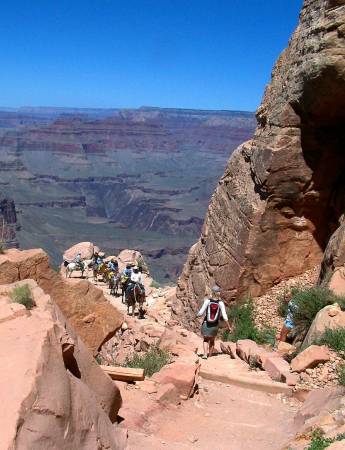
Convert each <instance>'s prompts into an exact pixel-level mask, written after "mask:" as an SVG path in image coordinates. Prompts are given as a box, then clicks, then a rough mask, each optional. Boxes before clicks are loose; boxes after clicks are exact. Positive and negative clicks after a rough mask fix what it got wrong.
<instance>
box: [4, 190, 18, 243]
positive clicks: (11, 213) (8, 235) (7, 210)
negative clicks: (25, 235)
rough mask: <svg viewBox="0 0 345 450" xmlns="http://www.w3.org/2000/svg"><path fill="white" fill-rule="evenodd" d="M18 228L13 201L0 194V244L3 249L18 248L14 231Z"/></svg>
mask: <svg viewBox="0 0 345 450" xmlns="http://www.w3.org/2000/svg"><path fill="white" fill-rule="evenodd" d="M18 228H19V225H18V223H17V214H16V208H15V205H14V201H13V200H10V199H8V198H5V197H3V196H2V194H0V243H1V245H3V246H4V247H6V248H8V247H18V241H17V237H16V231H17V229H18Z"/></svg>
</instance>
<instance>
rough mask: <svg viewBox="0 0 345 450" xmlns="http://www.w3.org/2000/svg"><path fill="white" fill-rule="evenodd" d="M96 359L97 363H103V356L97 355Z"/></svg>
mask: <svg viewBox="0 0 345 450" xmlns="http://www.w3.org/2000/svg"><path fill="white" fill-rule="evenodd" d="M95 360H96V363H97V364H98V365H99V366H100V365H101V364H102V357H101V355H96V357H95Z"/></svg>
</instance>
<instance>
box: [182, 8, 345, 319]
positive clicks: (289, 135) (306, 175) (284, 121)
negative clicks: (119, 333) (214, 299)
mask: <svg viewBox="0 0 345 450" xmlns="http://www.w3.org/2000/svg"><path fill="white" fill-rule="evenodd" d="M344 56H345V1H344V0H333V1H330V0H305V1H304V4H303V7H302V11H301V14H300V21H299V25H298V27H297V29H296V30H295V32H294V34H293V36H292V38H291V40H290V42H289V46H288V48H287V49H286V50H285V51H284V52H283V53H282V54H281V55H280V57H279V59H278V61H277V63H276V65H275V67H274V69H273V72H272V80H271V82H270V84H269V86H268V87H267V88H266V91H265V94H264V98H263V101H262V104H261V106H260V107H259V109H258V110H257V113H256V117H257V128H256V131H255V135H254V138H253V139H252V140H251V141H249V142H247V143H245V144H244V145H242V146H240V147H239V148H238V149H237V150H236V151H235V152H234V153H233V155H232V156H231V157H230V159H229V162H228V165H227V168H226V171H225V174H224V175H223V177H222V178H221V180H220V181H219V183H218V186H217V188H216V191H215V192H214V194H213V197H212V200H211V204H210V206H209V208H208V212H207V215H206V219H205V222H204V225H203V229H202V233H201V237H200V239H199V241H198V242H197V243H196V244H195V245H194V246H193V247H192V248H191V250H190V253H189V256H188V260H187V263H186V264H185V267H184V270H183V273H182V275H181V277H180V279H179V283H178V291H177V296H178V300H177V302H176V305H175V307H174V310H175V313H176V315H178V316H181V317H185V321H186V322H190V323H192V322H193V315H194V314H193V313H194V312H195V310H196V308H197V307H198V304H199V303H200V300H201V299H202V298H203V296H204V295H205V293H206V292H207V287H208V286H210V285H212V284H213V283H214V282H216V283H218V284H219V285H220V286H221V288H222V290H223V295H224V298H225V300H226V301H227V302H229V301H231V300H235V299H240V298H243V297H246V296H254V297H255V296H258V295H260V294H262V293H264V292H265V291H266V290H267V289H268V288H269V287H270V286H272V285H273V284H275V283H278V282H279V281H281V280H282V279H284V278H288V277H292V276H295V275H298V274H300V273H302V272H304V271H306V270H308V269H309V268H311V267H313V266H315V265H316V264H318V263H320V261H321V259H322V256H323V252H324V250H325V248H326V246H327V243H328V241H329V239H330V236H331V235H332V233H333V232H334V231H335V230H336V229H337V228H338V227H339V225H340V223H341V220H342V215H343V213H344V210H345V204H344V200H345V196H344V193H345V177H344V168H345V152H344V146H345V131H344V130H345V127H344V125H345V124H344V119H345V58H344Z"/></svg>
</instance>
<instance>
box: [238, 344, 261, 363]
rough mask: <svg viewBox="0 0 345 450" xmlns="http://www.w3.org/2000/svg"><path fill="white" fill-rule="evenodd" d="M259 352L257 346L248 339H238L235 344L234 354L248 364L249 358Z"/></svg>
mask: <svg viewBox="0 0 345 450" xmlns="http://www.w3.org/2000/svg"><path fill="white" fill-rule="evenodd" d="M259 351H260V350H259V346H258V344H257V343H256V342H254V341H252V340H250V339H240V340H239V341H237V342H236V353H237V354H238V356H239V357H240V358H241V359H243V361H246V362H249V357H250V356H254V355H256V354H258V353H259Z"/></svg>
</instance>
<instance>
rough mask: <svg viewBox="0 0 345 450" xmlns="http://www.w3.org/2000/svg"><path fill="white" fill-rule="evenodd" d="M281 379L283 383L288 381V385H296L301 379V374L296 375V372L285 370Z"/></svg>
mask: <svg viewBox="0 0 345 450" xmlns="http://www.w3.org/2000/svg"><path fill="white" fill-rule="evenodd" d="M281 381H282V382H283V383H286V384H287V385H288V386H296V384H297V383H298V381H299V376H298V375H296V374H295V373H291V372H283V373H282V377H281Z"/></svg>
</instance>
